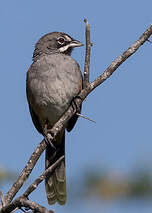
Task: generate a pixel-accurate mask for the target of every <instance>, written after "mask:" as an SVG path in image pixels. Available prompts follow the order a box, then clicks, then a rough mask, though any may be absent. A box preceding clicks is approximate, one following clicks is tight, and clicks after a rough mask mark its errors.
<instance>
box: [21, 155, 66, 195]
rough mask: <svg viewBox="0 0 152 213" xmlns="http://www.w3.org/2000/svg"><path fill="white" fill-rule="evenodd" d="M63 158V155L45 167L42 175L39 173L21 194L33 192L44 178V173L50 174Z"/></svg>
mask: <svg viewBox="0 0 152 213" xmlns="http://www.w3.org/2000/svg"><path fill="white" fill-rule="evenodd" d="M63 159H64V156H62V157H60V158H59V159H58V160H57V161H56V162H55V163H54V164H53V165H52V166H50V167H49V168H48V169H46V170H45V171H44V172H43V174H42V175H40V176H39V177H38V178H37V179H36V180H35V181H34V182H33V183H32V184H31V185H30V186H29V187H28V188H27V190H26V191H25V192H24V194H23V196H24V197H28V196H29V194H31V192H33V191H34V190H35V189H36V188H37V186H38V185H39V184H40V183H41V182H42V181H43V180H44V179H45V177H46V175H48V174H49V175H51V174H52V172H53V171H54V169H55V168H56V167H57V166H58V165H59V164H60V162H61V161H62V160H63Z"/></svg>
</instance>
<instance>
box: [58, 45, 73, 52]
mask: <svg viewBox="0 0 152 213" xmlns="http://www.w3.org/2000/svg"><path fill="white" fill-rule="evenodd" d="M69 47H70V44H67V45H66V46H63V47H60V48H59V51H60V52H61V53H63V52H65V51H66V50H67V49H68V48H69Z"/></svg>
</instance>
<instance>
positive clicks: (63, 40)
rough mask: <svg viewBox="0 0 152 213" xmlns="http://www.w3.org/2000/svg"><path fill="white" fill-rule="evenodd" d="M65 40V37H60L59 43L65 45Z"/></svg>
mask: <svg viewBox="0 0 152 213" xmlns="http://www.w3.org/2000/svg"><path fill="white" fill-rule="evenodd" d="M64 42H65V39H64V38H63V37H60V38H58V44H60V45H63V44H64Z"/></svg>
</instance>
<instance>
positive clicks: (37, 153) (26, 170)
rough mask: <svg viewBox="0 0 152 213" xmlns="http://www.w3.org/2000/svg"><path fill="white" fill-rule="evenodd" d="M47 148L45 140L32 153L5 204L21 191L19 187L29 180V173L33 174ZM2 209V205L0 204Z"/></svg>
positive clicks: (9, 192)
mask: <svg viewBox="0 0 152 213" xmlns="http://www.w3.org/2000/svg"><path fill="white" fill-rule="evenodd" d="M45 148H46V143H45V141H44V140H43V141H42V142H41V143H40V144H39V145H38V146H37V148H36V149H35V150H34V152H33V154H32V155H31V157H30V159H29V161H28V162H27V164H26V166H25V168H24V169H23V171H22V172H21V174H20V175H19V177H18V179H17V180H16V182H15V183H14V184H13V186H12V187H11V188H10V190H9V191H8V192H7V194H6V196H5V198H4V200H5V205H7V204H8V203H10V202H11V201H12V199H13V198H14V197H15V195H16V193H17V192H18V191H19V189H20V188H21V187H22V185H23V183H24V182H25V181H26V180H27V178H28V177H29V175H30V174H31V172H32V170H33V168H34V166H35V164H36V162H37V161H38V159H39V157H40V156H41V154H42V153H43V151H44V150H45ZM0 209H1V206H0Z"/></svg>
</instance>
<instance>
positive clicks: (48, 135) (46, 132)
mask: <svg viewBox="0 0 152 213" xmlns="http://www.w3.org/2000/svg"><path fill="white" fill-rule="evenodd" d="M43 133H44V139H45V142H46V144H47V145H50V146H51V147H52V148H53V149H54V150H56V148H55V146H54V145H53V143H52V142H51V140H52V138H53V136H52V135H51V133H50V132H49V133H48V128H47V123H46V124H45V125H44V129H43Z"/></svg>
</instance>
